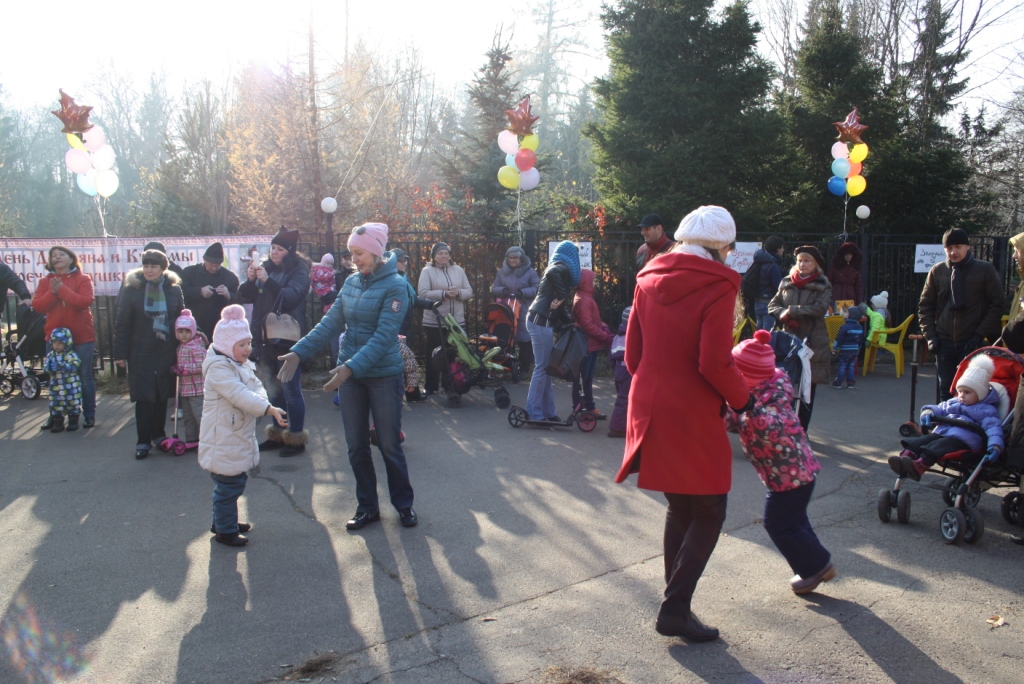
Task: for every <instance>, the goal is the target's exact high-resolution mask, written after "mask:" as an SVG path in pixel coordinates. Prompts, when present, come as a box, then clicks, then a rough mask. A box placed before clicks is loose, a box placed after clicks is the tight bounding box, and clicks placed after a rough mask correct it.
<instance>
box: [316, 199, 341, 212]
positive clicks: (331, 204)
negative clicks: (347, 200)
mask: <svg viewBox="0 0 1024 684" xmlns="http://www.w3.org/2000/svg"><path fill="white" fill-rule="evenodd" d="M320 208H321V209H322V210H323V212H324V213H325V214H333V213H334V212H336V211H338V200H336V199H334V198H333V197H324V198H323V200H321V201H320Z"/></svg>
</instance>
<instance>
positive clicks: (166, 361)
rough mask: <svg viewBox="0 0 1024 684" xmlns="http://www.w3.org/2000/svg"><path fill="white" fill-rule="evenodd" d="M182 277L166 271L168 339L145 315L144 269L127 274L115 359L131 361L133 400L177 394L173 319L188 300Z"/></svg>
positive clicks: (129, 368) (176, 350) (118, 315)
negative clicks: (182, 290) (156, 330)
mask: <svg viewBox="0 0 1024 684" xmlns="http://www.w3.org/2000/svg"><path fill="white" fill-rule="evenodd" d="M180 282H181V279H180V278H178V276H177V275H176V274H175V273H174V272H173V271H171V270H170V269H168V270H166V271H164V297H165V298H166V299H167V327H168V328H169V332H168V333H167V335H166V339H164V340H161V339H159V338H158V337H157V336H156V334H155V333H154V332H153V321H152V319H150V318H149V317H148V316H147V315H146V311H145V298H146V287H145V286H146V279H145V278H144V277H143V275H142V269H141V268H137V269H135V270H133V271H129V272H128V273H127V275H125V277H124V285H123V287H122V288H121V299H120V302H119V303H118V307H117V323H116V324H115V326H114V350H113V351H114V359H115V360H119V359H124V360H126V361H127V362H128V390H129V393H130V396H131V400H132V401H160V400H163V399H168V398H170V397H173V396H174V381H173V378H174V376H173V375H171V370H170V369H171V366H173V365H174V364H175V362H176V361H177V360H178V341H177V340H176V339H175V338H174V319H176V318H177V317H178V316H180V315H181V310H182V309H184V308H185V300H184V299H183V298H182V296H181V287H179V283H180Z"/></svg>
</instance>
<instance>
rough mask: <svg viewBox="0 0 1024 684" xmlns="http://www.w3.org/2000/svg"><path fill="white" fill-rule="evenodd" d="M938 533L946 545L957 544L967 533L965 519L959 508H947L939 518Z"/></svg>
mask: <svg viewBox="0 0 1024 684" xmlns="http://www.w3.org/2000/svg"><path fill="white" fill-rule="evenodd" d="M939 532H941V533H942V538H943V540H945V542H946V543H947V544H959V543H960V540H961V539H963V538H964V533H965V532H967V518H966V517H965V516H964V513H963V511H961V510H960V509H959V508H952V507H950V508H947V509H946V510H944V511H942V515H941V516H939Z"/></svg>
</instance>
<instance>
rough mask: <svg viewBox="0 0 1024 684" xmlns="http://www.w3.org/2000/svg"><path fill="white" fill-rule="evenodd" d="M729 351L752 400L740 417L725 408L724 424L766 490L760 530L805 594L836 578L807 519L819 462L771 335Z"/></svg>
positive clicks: (793, 582) (764, 334)
mask: <svg viewBox="0 0 1024 684" xmlns="http://www.w3.org/2000/svg"><path fill="white" fill-rule="evenodd" d="M732 355H733V358H734V359H735V361H736V366H737V368H739V370H740V372H741V373H743V377H745V378H746V379H747V384H748V385H749V386H750V392H751V394H752V395H753V397H754V401H755V403H754V407H753V408H752V409H750V410H748V411H746V412H745V413H743V414H739V415H738V414H736V412H735V411H733V410H732V409H729V410H728V412H727V414H726V426H727V427H728V429H729V430H730V431H732V432H738V433H739V435H740V441H741V442H742V443H743V452H744V453H745V454H746V456H747V460H748V461H750V462H751V464H753V466H754V469H755V470H757V474H758V476H759V477H760V478H761V481H762V482H764V485H765V487H767V488H768V493H767V496H766V498H765V504H764V528H765V531H766V532H768V536H769V537H771V539H772V541H773V542H774V543H775V546H776V547H777V548H778V549H779V551H780V552H781V553H782V555H783V556H784V557H785V559H786V561H787V562H788V563H789V565H790V567H791V568H793V572H795V573H796V575H795V576H794V577H793V579H791V580H790V581H789V585H790V587H791V588H792V589H793V591H794V592H795V593H797V594H807V593H810V592H812V591H814V590H815V589H816V588H817V586H818V585H819V584H820V583H822V582H828V581H829V580H831V579H832V578H833V577H835V576H836V569H835V566H834V565H832V563H831V562H830V561H831V555H830V554H829V552H828V550H827V549H825V547H824V546H822V545H821V542H820V541H818V537H817V535H815V534H814V529H813V528H812V527H811V522H810V520H808V519H807V504H808V503H810V501H811V494H813V493H814V478H815V473H817V472H818V471H819V470H820V469H821V465H820V464H819V463H818V459H817V458H815V457H814V452H813V451H812V450H811V445H810V442H809V441H808V439H807V433H805V432H804V429H803V428H802V427H800V420H799V418H797V415H796V411H794V410H793V401H794V399H795V398H796V394H795V393H794V391H793V386H792V385H791V384H790V382H789V378H788V377H787V376H786V374H785V373H784V372H783V371H781V370H779V369H777V368H776V367H775V352H774V351H773V350H772V347H771V334H770V333H769V332H768V331H767V330H758V331H757V332H756V333H754V338H753V339H751V340H745V341H743V342H741V343H740V344H739V345H737V346H736V347H735V348H734V349H733V352H732Z"/></svg>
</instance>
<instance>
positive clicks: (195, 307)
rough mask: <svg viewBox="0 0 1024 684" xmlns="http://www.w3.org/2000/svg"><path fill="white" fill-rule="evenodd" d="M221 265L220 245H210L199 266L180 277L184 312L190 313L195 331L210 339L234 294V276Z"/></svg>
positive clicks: (186, 269)
mask: <svg viewBox="0 0 1024 684" xmlns="http://www.w3.org/2000/svg"><path fill="white" fill-rule="evenodd" d="M223 264H224V245H222V244H221V243H219V242H214V243H213V244H212V245H210V246H209V248H208V249H207V250H206V253H205V254H203V263H201V264H193V265H192V266H189V267H187V268H185V270H184V271H182V275H181V291H182V294H184V295H185V308H187V309H190V310H191V311H192V316H193V317H194V318H195V319H196V323H197V324H198V326H199V329H200V330H202V331H203V332H204V333H206V336H207V337H208V338H210V339H213V329H214V327H216V325H217V321H219V320H220V312H221V310H222V309H223V308H224V307H226V306H227V305H228V304H231V303H232V302H233V301H235V297H236V296H237V294H238V276H236V275H235V274H234V273H232V272H231V270H230V269H227V268H224V266H223Z"/></svg>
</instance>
